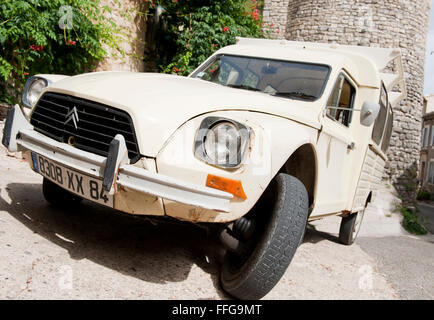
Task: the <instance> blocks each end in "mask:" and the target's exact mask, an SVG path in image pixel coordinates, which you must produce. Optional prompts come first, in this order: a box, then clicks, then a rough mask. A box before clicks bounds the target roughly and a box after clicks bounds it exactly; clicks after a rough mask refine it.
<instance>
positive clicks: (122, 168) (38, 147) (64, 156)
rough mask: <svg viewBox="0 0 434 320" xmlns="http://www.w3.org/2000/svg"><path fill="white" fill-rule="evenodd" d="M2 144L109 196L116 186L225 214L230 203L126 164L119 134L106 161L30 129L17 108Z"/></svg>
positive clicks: (207, 191)
mask: <svg viewBox="0 0 434 320" xmlns="http://www.w3.org/2000/svg"><path fill="white" fill-rule="evenodd" d="M2 143H3V145H4V146H5V147H6V148H8V150H9V151H11V152H15V151H20V150H30V151H33V152H35V153H38V154H40V155H42V156H44V157H46V158H48V159H50V160H52V161H55V162H58V163H59V164H62V165H64V166H67V167H70V168H72V169H75V170H77V171H80V172H83V173H86V174H88V175H90V176H93V177H96V178H100V179H103V186H104V187H105V188H106V190H107V191H109V192H110V193H111V194H114V193H116V191H117V188H118V187H119V186H124V187H127V188H130V189H133V190H136V191H139V192H143V193H146V194H150V195H153V196H156V197H161V198H163V199H168V200H172V201H175V202H180V203H183V204H187V205H192V206H195V207H200V208H204V209H210V210H216V211H219V212H229V205H230V200H231V199H232V198H233V195H232V194H230V193H227V192H223V191H220V190H216V189H212V188H209V187H206V186H199V185H195V184H191V183H186V182H184V181H182V180H179V179H174V178H172V177H168V176H165V175H162V174H157V173H152V172H149V171H148V170H146V169H142V168H139V167H136V166H133V165H130V164H129V159H128V156H127V154H128V152H127V149H126V145H125V140H124V137H123V136H122V135H117V136H116V137H115V138H114V139H113V140H112V142H111V144H110V149H109V155H108V157H107V158H105V157H102V156H99V155H96V154H93V153H90V152H86V151H82V150H79V149H77V148H75V147H72V146H70V145H67V144H65V143H61V142H58V141H55V140H53V139H51V138H48V137H46V136H44V135H42V134H40V133H38V132H36V131H35V130H34V129H33V126H32V125H31V124H30V123H29V122H28V121H27V119H26V118H25V117H24V115H23V114H22V111H21V108H20V107H19V106H18V105H15V106H14V107H13V108H12V109H10V110H9V112H8V115H7V118H6V124H5V127H4V130H3V139H2Z"/></svg>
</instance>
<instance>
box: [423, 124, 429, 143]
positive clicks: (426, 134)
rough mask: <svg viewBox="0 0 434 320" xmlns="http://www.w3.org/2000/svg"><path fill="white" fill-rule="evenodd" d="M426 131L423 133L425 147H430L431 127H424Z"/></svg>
mask: <svg viewBox="0 0 434 320" xmlns="http://www.w3.org/2000/svg"><path fill="white" fill-rule="evenodd" d="M424 130H425V132H424V135H423V145H422V146H423V147H428V138H429V133H430V132H429V127H425V128H424Z"/></svg>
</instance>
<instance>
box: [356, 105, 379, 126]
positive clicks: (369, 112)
mask: <svg viewBox="0 0 434 320" xmlns="http://www.w3.org/2000/svg"><path fill="white" fill-rule="evenodd" d="M379 113H380V104H379V103H377V102H370V101H365V102H364V103H363V106H362V109H361V110H360V123H361V124H362V125H364V126H366V127H370V126H371V125H372V124H373V123H374V122H375V119H377V117H378V114H379Z"/></svg>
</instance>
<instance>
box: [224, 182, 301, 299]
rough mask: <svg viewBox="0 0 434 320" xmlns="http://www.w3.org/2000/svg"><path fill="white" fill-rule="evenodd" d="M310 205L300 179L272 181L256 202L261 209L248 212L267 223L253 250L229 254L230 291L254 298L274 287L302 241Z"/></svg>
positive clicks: (227, 282)
mask: <svg viewBox="0 0 434 320" xmlns="http://www.w3.org/2000/svg"><path fill="white" fill-rule="evenodd" d="M261 204H262V205H261ZM264 204H265V205H264ZM308 205H309V199H308V194H307V191H306V188H305V187H304V185H303V183H301V182H300V181H299V180H298V179H297V178H295V177H293V176H290V175H287V174H284V173H280V174H278V175H277V176H276V177H275V178H274V179H273V180H272V182H271V183H270V185H269V187H268V188H267V190H266V191H265V192H264V195H263V196H262V197H261V199H260V201H259V202H258V204H257V205H255V208H259V209H258V210H257V211H256V212H255V208H254V209H252V211H253V212H249V214H248V215H250V214H251V213H252V215H253V216H254V217H255V218H256V220H257V222H258V223H257V225H258V226H261V225H262V226H263V229H262V230H256V232H255V236H254V239H253V240H251V241H250V243H251V245H250V247H251V250H250V251H248V252H246V254H245V255H244V256H243V257H242V256H241V255H240V254H236V253H233V252H230V251H228V253H227V254H226V257H225V261H224V263H223V267H222V271H221V283H222V286H223V289H224V290H225V291H226V292H228V293H229V294H230V295H232V296H233V297H236V298H238V299H249V300H252V299H260V298H262V297H263V296H265V295H266V294H267V293H268V292H270V291H271V290H272V289H273V287H274V286H275V285H276V284H277V283H278V282H279V280H280V278H281V277H282V276H283V274H284V273H285V271H286V269H287V268H288V266H289V264H290V262H291V260H292V258H293V256H294V254H295V251H296V250H297V248H298V246H299V244H300V242H301V239H302V237H303V234H304V231H305V228H306V222H307V216H308ZM270 207H271V210H269V208H270ZM267 211H268V212H267Z"/></svg>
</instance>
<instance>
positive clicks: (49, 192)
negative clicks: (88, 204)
mask: <svg viewBox="0 0 434 320" xmlns="http://www.w3.org/2000/svg"><path fill="white" fill-rule="evenodd" d="M42 194H43V195H44V198H45V200H47V202H48V203H50V204H51V205H53V206H55V207H69V206H76V205H78V204H79V203H80V202H81V201H82V200H83V199H82V198H80V197H79V196H76V195H75V194H73V193H71V192H69V191H67V190H65V189H63V188H61V187H60V186H58V185H57V184H55V183H54V182H51V181H50V180H48V179H47V178H44V180H43V181H42Z"/></svg>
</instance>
